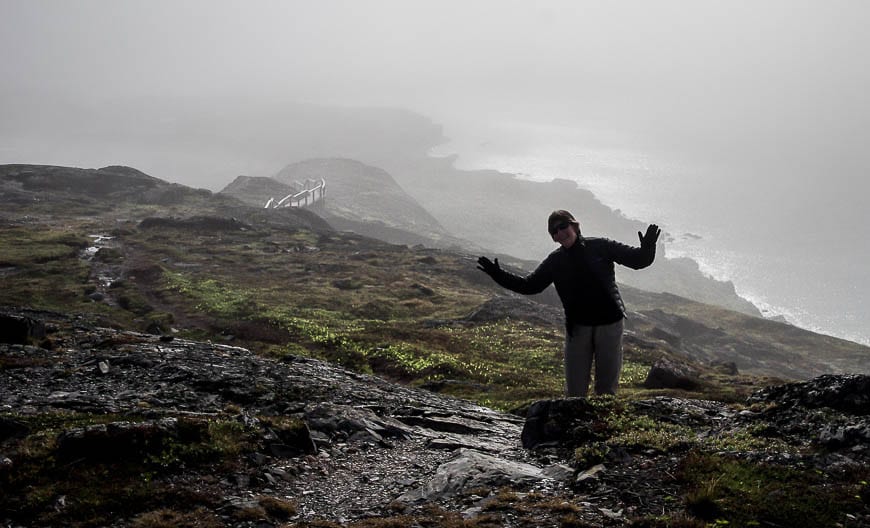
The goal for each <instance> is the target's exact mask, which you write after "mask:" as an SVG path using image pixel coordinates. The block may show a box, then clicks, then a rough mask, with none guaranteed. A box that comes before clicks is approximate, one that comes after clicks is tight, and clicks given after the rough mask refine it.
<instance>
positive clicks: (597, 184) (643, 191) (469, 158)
mask: <svg viewBox="0 0 870 528" xmlns="http://www.w3.org/2000/svg"><path fill="white" fill-rule="evenodd" d="M442 122H444V123H445V125H444V130H445V136H447V137H448V138H450V139H449V142H447V143H445V144H443V145H440V146H438V147H436V148H435V149H433V150H432V151H431V152H430V155H432V156H449V155H454V156H456V161H455V165H456V168H458V169H465V170H473V169H495V170H500V171H504V172H509V173H513V174H516V175H518V177H520V178H526V179H529V180H535V181H550V180H553V179H555V178H562V179H568V180H573V181H576V182H577V184H578V185H579V187H581V188H585V189H588V190H589V191H591V192H592V193H593V194H595V195H596V197H597V198H598V199H599V200H601V201H602V202H603V203H604V204H605V205H607V206H609V207H610V208H612V209H614V210H619V211H620V212H621V213H622V214H624V215H625V216H627V217H629V218H633V219H637V220H640V221H642V222H650V223H658V224H659V225H660V226H661V227H662V229H663V231H664V236H665V239H664V240H665V247H666V254H665V256H666V257H689V258H692V259H694V260H695V261H696V262H697V263H698V264H699V266H700V268H701V270H702V271H703V272H704V273H705V274H707V275H709V276H711V277H714V278H716V279H719V280H727V281H731V282H733V283H734V285H735V288H736V290H737V293H738V294H739V295H740V296H742V297H743V298H745V299H747V300H749V301H750V302H752V303H753V304H755V305H756V306H757V307H758V308H759V309H760V310H761V311H762V313H764V314H765V315H766V316H768V317H775V316H780V317H783V318H785V319H786V320H787V321H789V322H791V323H792V324H795V325H797V326H800V327H802V328H806V329H809V330H812V331H816V332H819V333H824V334H828V335H833V336H836V337H840V338H843V339H848V340H851V341H855V342H858V343H862V344H866V345H870V301H868V300H870V280H867V279H868V273H867V269H868V268H867V263H868V262H870V232H868V226H870V208H868V207H866V206H865V205H864V197H865V196H866V194H865V193H864V191H865V190H866V183H864V182H863V181H861V182H858V181H856V179H855V176H854V174H847V173H838V172H836V171H834V173H833V174H831V173H828V172H822V171H820V172H818V173H816V174H814V173H813V172H812V169H808V170H807V171H805V172H800V173H796V172H794V170H793V168H792V167H789V168H788V169H785V168H783V169H782V170H777V168H776V167H771V166H770V165H765V166H764V167H763V168H762V167H760V166H759V167H753V165H752V163H751V162H749V163H735V164H733V165H730V164H728V163H722V160H721V159H720V160H717V161H708V160H706V159H705V158H704V156H703V155H700V154H699V153H693V152H679V149H673V148H670V149H661V148H646V147H638V146H637V144H638V142H637V141H634V140H633V139H632V138H629V137H628V136H623V135H621V134H619V133H614V132H612V131H606V130H602V129H593V128H589V127H586V128H581V127H572V126H553V125H540V124H530V123H517V122H513V123H510V122H496V123H492V122H490V123H480V122H471V121H463V122H458V121H457V122H452V123H451V122H450V121H449V120H444V121H442ZM564 207H565V209H568V210H571V204H565V206H564ZM574 212H575V215H577V216H578V218H579V219H580V220H581V223H582V211H574ZM595 234H596V235H601V236H607V234H606V233H595ZM868 361H870V358H868Z"/></svg>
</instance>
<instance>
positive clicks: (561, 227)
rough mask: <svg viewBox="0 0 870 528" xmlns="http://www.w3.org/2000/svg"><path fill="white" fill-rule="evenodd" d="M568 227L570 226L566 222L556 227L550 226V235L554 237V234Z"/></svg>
mask: <svg viewBox="0 0 870 528" xmlns="http://www.w3.org/2000/svg"><path fill="white" fill-rule="evenodd" d="M570 225H571V224H570V223H568V222H562V223H561V224H557V225H554V226H550V234H551V235H555V234H556V233H558V232H559V231H561V230H563V229H565V228H567V227H568V226H570Z"/></svg>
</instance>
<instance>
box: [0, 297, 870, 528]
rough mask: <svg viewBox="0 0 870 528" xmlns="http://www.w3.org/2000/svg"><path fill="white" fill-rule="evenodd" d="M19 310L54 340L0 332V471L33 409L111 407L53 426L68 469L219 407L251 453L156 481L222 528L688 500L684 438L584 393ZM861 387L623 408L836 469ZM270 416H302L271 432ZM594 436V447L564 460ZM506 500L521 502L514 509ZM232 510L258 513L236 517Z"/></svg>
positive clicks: (587, 514)
mask: <svg viewBox="0 0 870 528" xmlns="http://www.w3.org/2000/svg"><path fill="white" fill-rule="evenodd" d="M24 315H25V316H27V317H29V318H31V319H33V320H38V321H40V323H41V324H43V325H44V326H45V328H46V329H47V332H48V334H47V335H48V338H49V339H50V340H51V342H52V344H53V346H52V348H51V350H49V349H45V348H41V347H38V346H33V345H27V344H10V343H6V344H0V360H2V366H3V368H2V369H0V466H2V467H0V473H2V471H5V469H2V468H8V467H13V466H14V465H15V464H16V463H18V462H17V461H18V460H19V456H18V451H19V450H20V449H21V445H20V442H21V439H22V438H24V437H26V436H27V435H28V434H29V433H30V430H29V426H28V425H27V423H28V422H27V420H28V419H29V418H32V417H36V416H48V415H56V414H66V415H77V414H81V413H87V414H88V415H95V416H104V417H106V419H105V420H104V423H98V424H90V425H83V426H81V427H75V428H70V429H67V430H65V431H62V432H60V433H59V434H58V436H57V439H56V442H57V453H58V456H59V457H61V458H63V459H64V460H67V461H70V463H72V462H75V463H79V464H81V463H96V462H99V461H105V460H112V459H125V458H131V457H143V456H145V457H147V456H152V457H159V456H165V452H166V449H165V447H166V446H168V445H172V444H173V443H174V442H178V441H179V440H180V439H181V440H184V439H190V438H199V437H200V436H201V435H202V434H204V433H203V431H206V430H207V429H208V427H209V424H210V423H212V421H213V420H214V419H216V418H217V417H220V418H221V419H222V420H229V421H231V422H233V423H236V424H238V427H239V428H241V429H244V431H246V434H248V435H249V436H250V437H252V438H254V440H253V445H254V447H253V448H252V449H250V450H248V451H246V452H244V453H242V454H241V455H240V458H239V460H238V461H237V463H236V464H235V465H232V466H228V467H222V468H216V467H209V468H207V469H195V468H190V469H189V470H188V471H181V472H178V471H176V472H175V473H173V474H172V475H171V476H168V477H166V478H167V479H168V480H170V481H171V484H172V486H175V487H184V486H188V487H195V488H196V489H197V490H198V491H197V493H200V494H204V495H207V496H208V497H209V499H208V501H209V504H213V505H214V507H213V510H214V515H215V516H216V518H219V519H221V520H222V522H224V523H225V525H234V526H278V525H284V524H285V523H291V524H290V525H300V526H304V525H305V523H307V522H313V521H315V520H318V519H319V520H325V521H331V522H336V523H352V522H354V521H356V520H360V519H365V518H369V517H379V516H397V515H405V516H413V515H417V514H422V512H425V511H427V508H428V509H431V508H432V507H433V505H436V506H437V507H439V508H443V509H444V510H445V511H450V512H461V513H462V518H465V519H478V518H483V517H485V516H495V518H497V519H498V520H497V521H496V522H497V523H498V524H499V525H502V526H536V525H559V523H561V522H563V521H564V518H565V515H566V510H565V508H567V506H562V507H561V508H562V509H560V508H557V507H555V506H551V507H550V508H549V509H547V508H543V507H541V508H537V509H535V508H533V507H530V506H528V504H530V501H532V502H534V501H537V502H534V504H543V503H547V504H551V505H552V504H563V503H565V504H570V505H571V510H570V512H571V515H572V516H573V517H572V518H573V519H574V521H572V522H576V523H581V522H582V523H586V524H587V525H589V526H621V525H627V524H630V522H631V519H635V518H638V517H641V516H655V515H662V514H665V513H679V512H682V511H683V505H682V502H681V500H678V499H676V497H680V495H681V493H682V490H681V489H680V483H679V481H678V479H677V477H676V475H677V473H678V468H679V466H680V463H681V460H682V458H683V457H684V456H685V454H686V451H687V450H688V449H689V447H688V446H687V445H682V444H680V443H679V442H677V443H675V444H674V445H671V446H669V447H668V448H662V449H649V448H643V449H639V448H637V447H636V445H635V444H632V442H630V441H627V440H614V439H612V438H611V439H608V437H607V431H606V430H604V429H605V427H604V426H603V425H602V421H601V417H600V416H598V415H597V414H596V407H595V406H594V405H593V404H592V403H590V401H587V400H585V399H568V400H551V401H544V402H537V403H535V404H533V405H532V406H531V407H530V408H529V409H528V413H527V418H524V417H519V416H515V415H512V414H506V413H501V412H496V411H493V410H491V409H488V408H485V407H481V406H479V405H476V404H473V403H471V402H467V401H463V400H457V399H452V398H448V397H443V396H440V395H438V394H434V393H431V392H428V391H424V390H415V389H412V388H408V387H404V386H401V385H397V384H393V383H390V382H388V381H385V380H383V379H380V378H377V377H372V376H367V375H363V374H358V373H354V372H351V371H347V370H344V369H341V368H339V367H336V366H334V365H330V364H327V363H324V362H321V361H317V360H313V359H308V358H303V357H296V356H286V357H283V358H280V359H269V358H263V357H259V356H257V355H255V354H253V353H251V352H250V351H248V350H246V349H243V348H238V347H232V346H226V345H220V344H215V343H203V342H195V341H189V340H185V339H179V338H172V337H171V336H170V337H167V336H156V335H150V334H142V333H135V332H127V331H121V330H115V329H108V328H102V327H99V326H96V325H93V324H92V323H90V322H88V321H85V320H81V319H77V318H75V317H67V316H62V315H59V314H46V313H28V314H24ZM868 386H870V385H868V378H867V377H866V376H852V377H844V376H830V377H824V378H818V379H816V380H813V381H811V382H807V383H804V384H792V385H787V386H782V387H774V388H771V389H768V390H765V391H762V392H760V393H758V394H756V395H755V396H754V397H753V398H752V399H751V400H750V402H748V405H747V406H733V405H726V404H723V403H719V402H712V401H702V400H687V399H680V398H671V397H659V398H653V399H648V400H642V401H637V402H633V403H631V404H630V405H631V412H632V413H633V416H638V417H646V418H648V419H650V420H652V421H654V422H663V423H668V424H673V425H674V426H675V427H680V428H682V429H681V430H683V431H685V434H686V439H685V443H686V444H691V443H692V442H697V441H698V439H709V438H729V437H733V436H735V435H739V434H741V432H744V431H747V430H750V429H751V430H753V431H762V432H763V434H764V436H765V438H769V439H775V440H777V441H780V442H782V443H784V444H788V445H789V446H791V447H792V448H793V449H791V450H790V451H789V452H772V451H770V450H764V451H762V450H757V451H756V450H752V449H748V448H747V449H740V448H735V447H733V446H730V445H727V442H723V445H724V446H725V447H722V448H721V451H722V452H723V453H724V454H725V455H726V456H730V457H736V458H744V459H747V458H748V459H757V460H759V461H760V462H764V463H772V464H781V465H784V466H795V465H801V466H805V467H812V468H816V469H817V470H818V471H820V472H830V473H831V474H837V473H842V472H844V471H848V470H851V469H855V468H860V467H866V465H867V464H868V462H870V417H868V414H870V413H868V408H867V401H868V400H867V396H868V394H867V387H868ZM280 420H295V421H298V423H297V422H293V423H294V424H296V425H294V426H293V427H289V426H284V427H278V425H276V424H277V423H278V421H280ZM282 423H284V422H282ZM285 425H286V424H285ZM197 435H199V436H197ZM604 442H609V444H608V447H607V450H606V453H603V454H602V456H600V457H599V458H598V459H595V460H592V459H591V458H588V457H587V458H585V459H584V458H582V457H577V456H576V454H575V451H574V450H575V449H587V450H589V449H592V448H594V447H595V446H597V445H603V443H604ZM524 446H525V447H524ZM505 490H509V492H510V495H509V496H508V495H505V493H506V492H505ZM263 497H272V498H275V500H279V499H280V500H287V501H292V503H293V504H294V505H295V507H294V508H293V511H292V513H287V515H286V518H284V519H281V518H280V517H279V516H277V515H268V514H264V513H258V512H262V511H265V510H264V507H262V504H264V503H263V500H262V498H263ZM505 497H509V498H505ZM72 500H74V498H72V497H64V501H65V502H66V503H69V502H70V501H72ZM258 501H259V502H258ZM499 501H500V502H499ZM505 502H507V503H516V504H519V503H523V504H526V507H525V509H523V510H522V511H523V513H522V514H518V513H517V511H518V510H511V509H510V508H506V507H505V506H504V503H505ZM495 504H501V505H500V506H498V507H496V506H494V505H495ZM58 507H61V506H58ZM233 512H235V513H233ZM239 512H245V513H246V514H250V515H252V516H253V517H255V518H254V519H252V520H239V519H240V518H241V517H240V515H241V514H239ZM251 512H253V513H251ZM849 514H850V515H852V521H853V522H852V524H850V525H851V526H867V525H868V524H870V520H868V517H867V511H866V508H865V511H858V512H849ZM6 516H8V517H9V520H7V521H5V522H3V523H0V524H3V525H4V526H5V525H10V526H16V525H18V524H16V523H18V522H20V519H16V518H15V514H14V512H13V513H4V514H0V521H3V519H4V518H6ZM482 516H483V517H482ZM131 522H132V521H131V519H118V520H117V523H116V525H117V526H128V525H131ZM578 525H579V524H578Z"/></svg>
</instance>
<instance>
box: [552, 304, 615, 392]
mask: <svg viewBox="0 0 870 528" xmlns="http://www.w3.org/2000/svg"><path fill="white" fill-rule="evenodd" d="M622 326H623V325H622V320H621V319H620V320H619V321H617V322H615V323H612V324H608V325H598V326H583V325H574V327H573V328H572V334H573V335H570V336H566V338H565V381H566V389H567V392H568V396H569V397H571V396H583V397H585V396H586V393H587V392H588V390H589V378H590V376H591V374H592V360H593V358H594V360H595V393H596V394H616V389H617V387H618V386H619V374H620V372H622Z"/></svg>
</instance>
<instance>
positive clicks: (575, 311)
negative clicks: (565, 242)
mask: <svg viewBox="0 0 870 528" xmlns="http://www.w3.org/2000/svg"><path fill="white" fill-rule="evenodd" d="M655 254H656V248H655V245H652V246H650V247H632V246H628V245H625V244H622V243H620V242H616V241H613V240H610V239H607V238H582V237H580V238H578V239H577V242H576V243H575V244H574V245H573V246H571V247H570V248H568V249H565V248H563V247H559V248H558V249H556V250H555V251H553V252H552V253H550V255H549V256H547V258H546V259H544V261H543V262H541V264H540V265H539V266H538V267H537V269H535V271H533V272H532V273H530V274H529V275H527V276H525V277H520V276H518V275H514V274H513V273H510V272H507V271H504V270H501V269H499V270H498V272H497V273H495V274H494V275H493V279H495V281H496V282H497V283H498V284H500V285H501V286H503V287H505V288H507V289H509V290H513V291H515V292H517V293H522V294H525V295H532V294H535V293H540V292H542V291H544V289H545V288H546V287H547V286H549V285H550V284H555V286H556V292H557V293H558V294H559V299H560V300H561V301H562V306H563V307H564V309H565V324H566V326H567V328H568V330H569V332H570V329H571V327H572V326H573V325H574V324H606V323H613V322H616V321H618V320H620V319H622V318H623V317H625V304H624V303H623V302H622V296H620V294H619V288H618V287H617V286H616V275H615V273H614V269H613V264H614V263H616V264H622V265H623V266H627V267H629V268H632V269H641V268H645V267H647V266H649V265H650V264H652V262H653V260H654V259H655Z"/></svg>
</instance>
